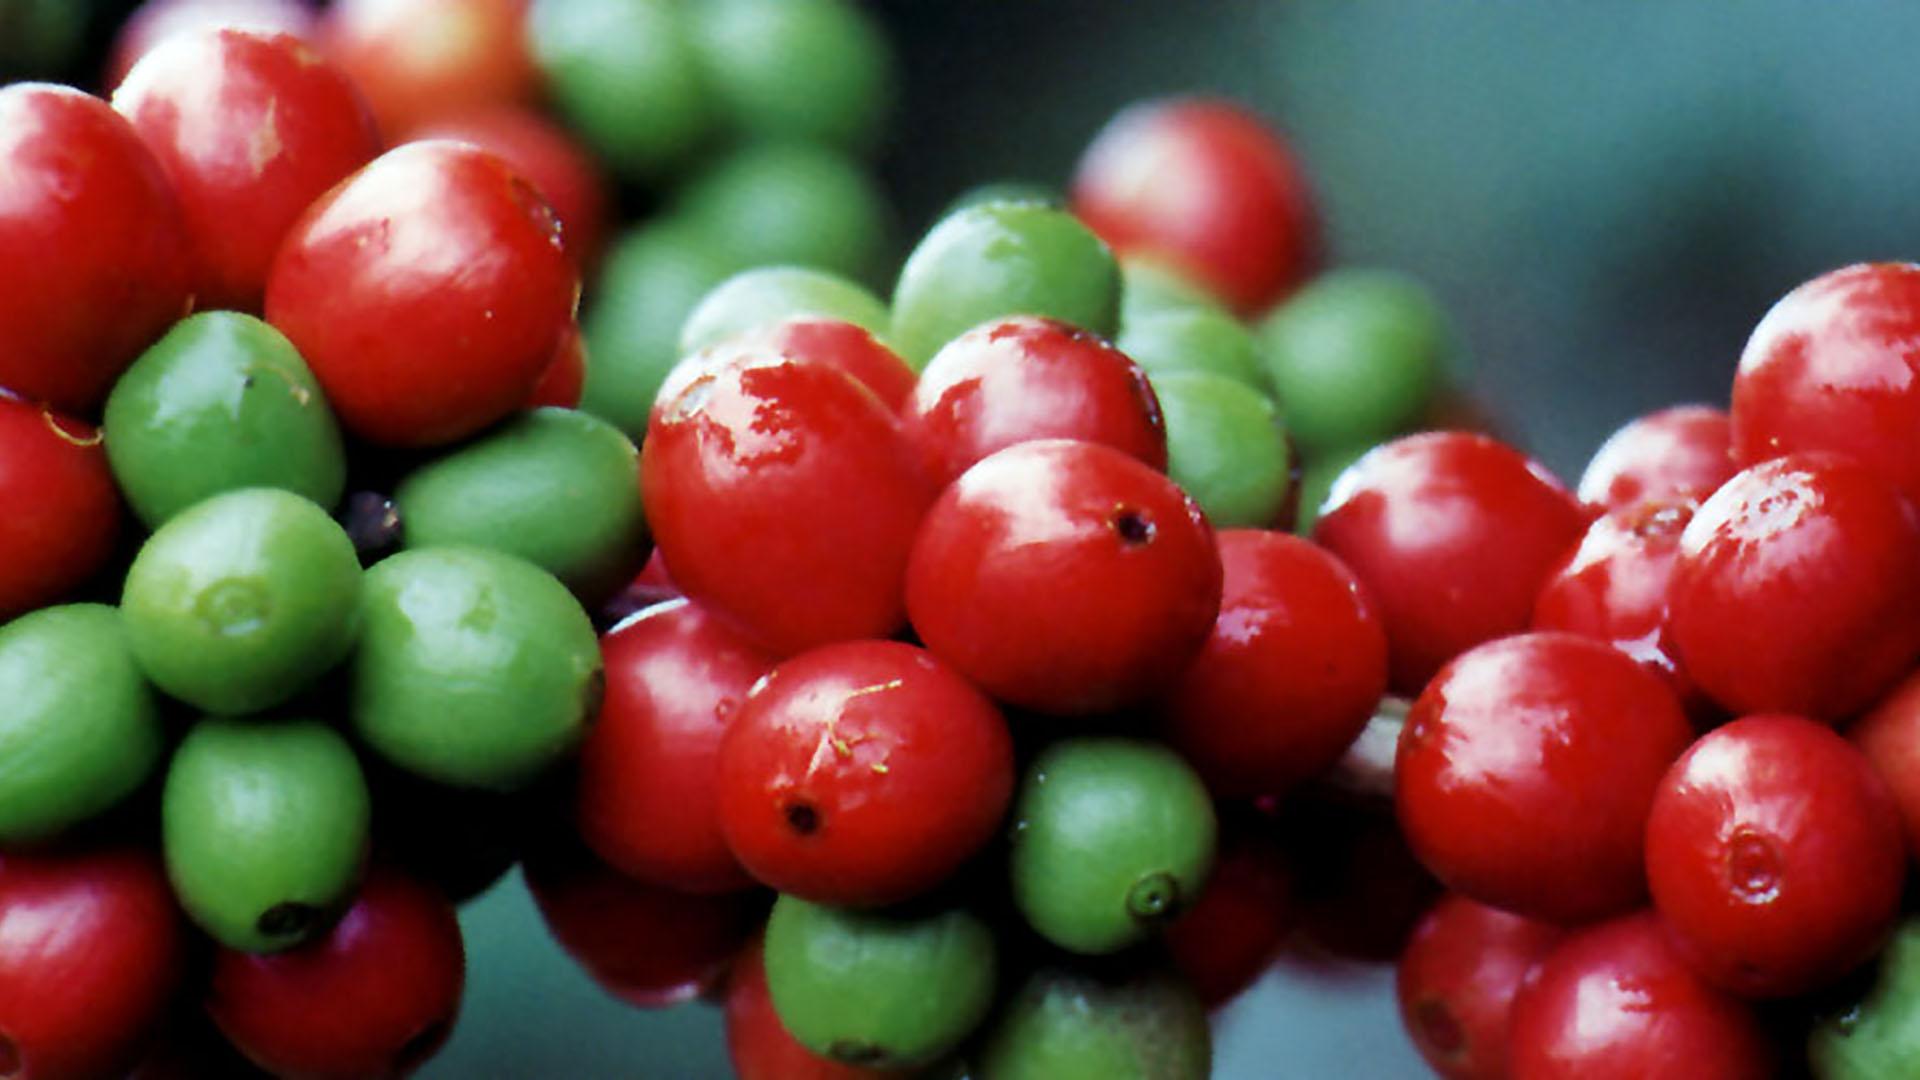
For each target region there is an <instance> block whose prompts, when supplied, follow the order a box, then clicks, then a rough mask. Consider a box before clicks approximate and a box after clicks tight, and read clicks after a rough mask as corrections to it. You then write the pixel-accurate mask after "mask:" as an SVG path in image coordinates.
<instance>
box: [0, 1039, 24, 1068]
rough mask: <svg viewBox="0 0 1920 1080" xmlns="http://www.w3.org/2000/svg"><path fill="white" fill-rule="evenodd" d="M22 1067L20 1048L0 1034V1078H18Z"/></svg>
mask: <svg viewBox="0 0 1920 1080" xmlns="http://www.w3.org/2000/svg"><path fill="white" fill-rule="evenodd" d="M22 1065H23V1062H21V1060H20V1048H19V1047H17V1046H15V1045H13V1040H12V1039H10V1038H8V1037H7V1036H6V1035H5V1034H3V1033H0V1077H8V1078H12V1077H15V1076H19V1075H20V1069H21V1066H22Z"/></svg>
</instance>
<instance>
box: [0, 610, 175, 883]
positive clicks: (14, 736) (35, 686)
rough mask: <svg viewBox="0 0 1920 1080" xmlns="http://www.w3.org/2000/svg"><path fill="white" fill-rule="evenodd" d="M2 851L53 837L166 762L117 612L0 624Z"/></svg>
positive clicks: (52, 614)
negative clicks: (159, 764) (163, 758)
mask: <svg viewBox="0 0 1920 1080" xmlns="http://www.w3.org/2000/svg"><path fill="white" fill-rule="evenodd" d="M0 701H4V702H6V707H5V708H3V709H0V844H8V845H13V844H21V843H26V842H29V841H36V840H40V839H43V838H46V837H49V836H53V835H55V834H57V833H59V832H61V831H62V830H64V829H66V828H67V827H69V826H71V825H75V824H78V823H80V822H82V821H85V820H87V819H88V818H91V817H93V816H94V815H96V814H99V813H101V812H102V811H105V810H107V809H109V808H110V807H112V806H114V805H115V804H116V803H118V802H119V801H120V800H121V799H123V798H125V797H126V796H127V795H128V794H129V793H131V792H132V791H133V789H135V788H136V787H139V786H140V783H141V781H143V780H145V779H146V778H147V775H148V774H149V773H150V772H152V771H153V767H154V765H155V764H156V763H158V761H159V760H160V752H161V748H162V747H161V741H162V740H161V730H160V713H159V706H158V704H157V703H156V702H155V700H154V695H153V690H152V689H151V688H150V687H148V685H147V680H146V678H145V677H144V676H142V675H141V674H140V668H139V666H138V665H137V664H135V663H134V659H133V653H132V650H131V649H129V648H128V646H127V635H126V630H125V628H124V627H123V626H122V625H121V622H120V613H119V612H118V611H115V610H114V609H113V608H110V607H107V606H105V605H104V604H65V605H61V606H58V607H48V608H41V609H40V610H38V611H33V612H29V613H28V614H25V615H22V616H20V617H19V618H16V619H14V620H13V621H12V622H9V623H6V624H5V625H0Z"/></svg>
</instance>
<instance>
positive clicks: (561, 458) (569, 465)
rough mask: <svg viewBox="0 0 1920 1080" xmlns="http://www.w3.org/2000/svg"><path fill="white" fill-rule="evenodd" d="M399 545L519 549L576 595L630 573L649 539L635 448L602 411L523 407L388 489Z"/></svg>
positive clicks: (597, 593) (612, 585) (601, 591)
mask: <svg viewBox="0 0 1920 1080" xmlns="http://www.w3.org/2000/svg"><path fill="white" fill-rule="evenodd" d="M394 505H396V506H397V507H398V508H399V510H400V521H401V527H402V529H403V530H404V535H405V537H406V545H407V546H408V547H410V548H417V547H444V546H448V545H454V544H468V545H472V546H475V547H486V548H493V549H494V550H496V551H504V552H506V553H507V554H509V555H518V556H519V557H521V558H523V559H526V560H527V561H528V562H531V563H533V564H534V565H536V566H538V567H540V568H541V569H543V570H545V571H547V572H548V573H550V574H552V575H554V576H555V577H557V578H559V579H560V580H561V581H562V582H564V583H565V584H566V586H567V587H568V588H570V589H572V590H573V592H574V595H576V596H578V597H580V598H581V599H582V602H583V603H598V602H599V601H600V600H602V599H604V598H606V597H607V596H609V595H611V594H612V593H614V592H615V591H616V590H618V589H619V588H620V587H621V586H623V585H625V584H626V583H627V582H629V581H631V580H632V579H633V576H634V575H635V574H637V573H639V571H640V568H641V566H642V565H644V564H645V562H646V559H647V553H648V551H649V544H648V539H647V525H646V520H645V518H644V517H643V516H642V512H641V507H640V464H639V454H638V453H637V452H636V451H635V450H634V447H633V442H632V440H630V439H628V438H627V437H626V436H625V435H622V434H621V433H620V431H619V429H617V428H615V427H614V426H613V425H611V424H609V423H607V422H606V421H604V420H600V419H597V418H595V417H593V416H590V415H588V414H586V413H582V412H577V411H575V410H573V409H558V408H543V409H534V410H531V411H529V412H525V413H522V414H520V415H519V416H517V417H515V418H514V419H512V420H510V421H508V422H507V423H506V424H504V425H502V426H500V427H498V428H495V429H494V430H493V431H491V432H490V433H488V434H486V435H483V436H481V437H480V438H479V439H477V440H475V441H474V442H471V443H468V444H467V445H465V446H463V447H461V448H460V449H458V450H455V451H453V452H452V453H450V454H447V455H446V456H444V457H442V458H439V459H438V460H435V461H432V462H429V463H428V464H426V465H423V466H421V467H420V468H419V469H416V470H415V471H414V472H413V473H412V474H410V475H409V476H408V477H407V478H406V479H405V480H404V481H402V482H401V484H400V486H399V488H398V489H397V490H396V491H395V493H394Z"/></svg>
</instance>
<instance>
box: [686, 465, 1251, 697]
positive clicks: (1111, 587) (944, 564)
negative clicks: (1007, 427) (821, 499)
mask: <svg viewBox="0 0 1920 1080" xmlns="http://www.w3.org/2000/svg"><path fill="white" fill-rule="evenodd" d="M675 566H676V569H677V567H678V564H677V563H676V564H675ZM1220 576H1221V575H1220V556H1219V553H1218V551H1217V550H1216V549H1215V546H1214V539H1213V529H1212V527H1211V526H1209V525H1208V524H1207V520H1206V517H1205V516H1204V515H1203V514H1202V513H1201V512H1200V508H1199V507H1198V506H1197V505H1195V504H1194V502H1193V500H1192V499H1190V498H1188V497H1187V496H1186V494H1185V493H1183V492H1182V491H1181V490H1180V489H1179V487H1177V486H1176V485H1175V484H1174V483H1173V481H1171V480H1169V479H1167V478H1166V477H1165V476H1163V475H1162V474H1160V473H1158V472H1155V471H1154V470H1153V469H1151V468H1149V467H1148V466H1146V465H1144V464H1142V463H1141V462H1140V461H1138V460H1136V459H1134V458H1131V457H1128V456H1127V455H1126V454H1123V453H1121V452H1120V451H1118V450H1115V449H1113V448H1112V447H1108V446H1101V445H1099V444H1097V443H1088V442H1079V441H1076V440H1072V439H1042V440H1037V441H1034V442H1026V443H1020V444H1018V445H1016V446H1011V447H1008V448H1007V449H1005V450H1001V451H999V452H997V453H994V454H991V455H989V456H987V457H986V458H984V459H982V460H981V461H980V462H979V463H978V464H976V465H974V466H973V467H972V468H970V469H968V470H967V471H966V472H965V473H962V474H961V476H960V478H959V479H957V480H955V481H954V482H953V483H952V484H950V485H948V487H947V489H946V490H945V491H944V492H943V493H942V494H941V496H940V498H939V500H938V501H937V502H936V503H935V504H934V505H933V508H932V509H930V510H929V511H928V512H927V515H926V520H925V522H924V523H923V524H922V526H921V528H920V533H919V535H918V537H917V538H916V539H915V540H914V544H913V555H912V561H911V562H910V564H909V565H908V567H907V611H908V613H909V614H910V615H911V617H912V621H913V628H914V630H915V631H916V632H917V633H918V634H919V635H920V639H921V640H922V641H924V642H925V643H926V645H927V648H928V649H930V650H932V651H933V653H934V654H935V655H936V656H938V657H940V658H941V659H942V660H945V661H946V662H947V663H949V664H952V665H953V666H954V667H955V668H956V669H958V670H959V671H960V673H961V674H963V675H965V676H966V677H967V678H969V679H971V680H972V681H973V682H974V683H975V684H977V685H978V686H980V687H981V688H982V689H984V690H986V691H987V692H988V693H990V694H992V695H993V696H994V697H996V698H999V699H1001V700H1002V701H1006V702H1010V703H1012V704H1015V705H1019V706H1023V707H1025V708H1029V709H1033V710H1035V711H1038V712H1043V713H1053V714H1063V715H1084V714H1090V713H1097V712H1102V711H1105V710H1108V709H1113V708H1117V707H1119V706H1121V705H1124V704H1127V703H1129V702H1135V701H1140V700H1144V699H1145V698H1146V697H1147V696H1148V695H1150V694H1152V693H1154V692H1156V691H1158V690H1159V689H1160V688H1161V687H1163V686H1165V685H1166V682H1167V680H1169V679H1171V678H1172V677H1173V676H1174V675H1175V674H1177V673H1178V672H1179V671H1180V670H1181V669H1182V668H1184V667H1185V666H1186V665H1187V664H1188V663H1189V662H1191V661H1192V659H1193V657H1194V656H1196V655H1198V653H1199V651H1200V649H1201V647H1202V646H1203V645H1204V644H1205V643H1206V640H1207V635H1208V633H1209V632H1210V631H1211V629H1212V627H1213V623H1214V617H1215V616H1216V615H1217V614H1218V613H1219V608H1220Z"/></svg>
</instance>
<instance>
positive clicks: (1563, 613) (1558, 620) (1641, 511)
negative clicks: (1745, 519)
mask: <svg viewBox="0 0 1920 1080" xmlns="http://www.w3.org/2000/svg"><path fill="white" fill-rule="evenodd" d="M1694 509H1695V504H1694V502H1693V501H1692V500H1691V499H1688V498H1685V497H1654V498H1648V499H1643V500H1641V501H1638V502H1631V503H1622V504H1620V505H1619V506H1617V507H1615V508H1613V509H1611V510H1609V511H1608V512H1607V513H1605V514H1603V515H1601V516H1600V517H1598V518H1596V519H1594V522H1593V524H1591V525H1589V526H1587V532H1586V535H1584V536H1582V537H1581V538H1580V542H1579V543H1577V544H1575V545H1574V546H1573V548H1572V549H1571V550H1569V551H1568V552H1567V554H1566V556H1565V557H1564V558H1563V559H1561V561H1560V564H1559V565H1558V566H1556V567H1555V568H1554V570H1553V572H1552V573H1550V574H1548V575H1547V579H1546V582H1545V583H1544V584H1542V585H1541V587H1540V595H1539V597H1538V598H1537V599H1536V600H1535V601H1534V605H1533V628H1534V629H1536V630H1565V631H1567V632H1569V633H1574V634H1579V635H1581V636H1583V637H1590V638H1594V639H1596V640H1599V641H1605V642H1608V643H1610V644H1612V645H1613V646H1614V647H1615V648H1618V649H1619V650H1620V651H1622V652H1624V653H1626V654H1627V655H1629V656H1631V657H1633V658H1634V659H1636V660H1638V661H1640V662H1641V663H1643V664H1645V665H1647V666H1648V667H1649V668H1652V669H1653V670H1655V671H1657V672H1659V673H1660V674H1661V675H1662V676H1664V677H1665V678H1666V679H1667V680H1668V681H1669V682H1670V683H1671V684H1672V685H1673V688H1674V692H1675V693H1677V694H1679V695H1680V697H1681V700H1682V703H1683V704H1688V705H1692V704H1694V702H1693V700H1692V699H1693V698H1694V696H1695V695H1694V692H1693V689H1692V687H1693V684H1692V682H1691V681H1689V680H1688V679H1687V677H1686V673H1685V672H1684V671H1683V670H1682V669H1681V666H1680V660H1679V657H1678V656H1677V655H1676V654H1677V651H1678V650H1677V649H1676V648H1675V646H1674V644H1673V639H1672V635H1671V634H1670V632H1669V631H1668V629H1667V612H1668V607H1667V593H1668V590H1669V587H1670V586H1671V585H1672V582H1673V571H1674V567H1675V566H1676V565H1677V564H1678V562H1679V559H1680V534H1681V531H1682V530H1684V529H1685V528H1686V527H1687V522H1689V521H1691V520H1693V514H1694Z"/></svg>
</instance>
